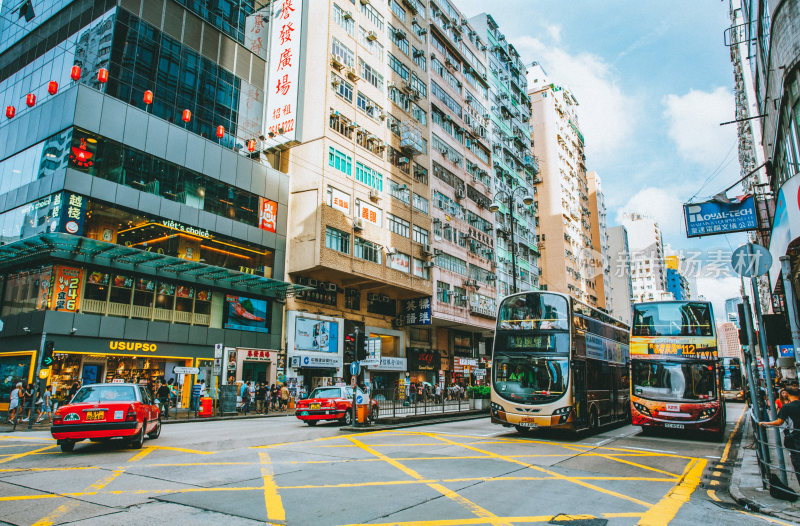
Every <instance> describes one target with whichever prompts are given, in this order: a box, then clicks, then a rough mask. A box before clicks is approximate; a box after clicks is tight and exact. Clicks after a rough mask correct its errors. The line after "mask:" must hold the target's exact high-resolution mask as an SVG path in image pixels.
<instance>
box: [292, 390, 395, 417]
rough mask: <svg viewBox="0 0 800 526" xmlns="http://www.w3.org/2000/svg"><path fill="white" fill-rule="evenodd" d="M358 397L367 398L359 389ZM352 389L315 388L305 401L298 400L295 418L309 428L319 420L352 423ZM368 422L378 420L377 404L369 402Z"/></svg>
mask: <svg viewBox="0 0 800 526" xmlns="http://www.w3.org/2000/svg"><path fill="white" fill-rule="evenodd" d="M357 394H358V395H360V396H363V397H364V398H365V399H367V398H369V397H368V396H367V395H366V394H364V392H363V391H361V389H359V390H358V393H357ZM352 406H353V388H352V387H348V386H338V385H337V386H332V387H317V388H316V389H314V390H313V391H312V392H311V395H310V396H309V397H308V398H306V399H305V400H299V401H298V402H297V406H296V407H295V413H294V414H295V416H296V417H297V418H299V419H300V420H301V421H303V422H305V423H306V424H308V425H310V426H315V425H317V422H319V421H320V420H339V421H341V422H342V423H343V424H345V425H348V426H349V425H351V424H352V423H353V412H352V411H351V409H350V408H351V407H352ZM369 406H370V407H369V413H368V415H367V417H368V418H369V421H370V422H374V421H375V420H377V419H378V411H379V409H378V402H376V401H375V400H370V401H369Z"/></svg>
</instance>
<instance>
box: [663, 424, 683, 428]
mask: <svg viewBox="0 0 800 526" xmlns="http://www.w3.org/2000/svg"><path fill="white" fill-rule="evenodd" d="M664 427H669V428H671V429H683V428H684V425H683V424H664Z"/></svg>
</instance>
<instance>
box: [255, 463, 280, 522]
mask: <svg viewBox="0 0 800 526" xmlns="http://www.w3.org/2000/svg"><path fill="white" fill-rule="evenodd" d="M258 458H259V459H260V460H261V476H262V477H264V505H265V506H266V508H267V519H269V520H274V521H285V520H286V511H285V510H284V509H283V501H282V500H281V496H280V494H279V493H278V485H277V484H275V476H274V472H273V469H272V461H271V460H270V458H269V454H268V453H259V454H258Z"/></svg>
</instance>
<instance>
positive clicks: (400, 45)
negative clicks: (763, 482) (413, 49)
mask: <svg viewBox="0 0 800 526" xmlns="http://www.w3.org/2000/svg"><path fill="white" fill-rule="evenodd" d="M389 40H391V41H392V43H393V44H394V45H395V46H397V49H399V50H400V51H402V52H403V53H405V54H406V55H408V49H409V44H408V37H407V36H406V34H405V31H403V30H401V29H397V28H396V27H394V26H393V25H392V24H389Z"/></svg>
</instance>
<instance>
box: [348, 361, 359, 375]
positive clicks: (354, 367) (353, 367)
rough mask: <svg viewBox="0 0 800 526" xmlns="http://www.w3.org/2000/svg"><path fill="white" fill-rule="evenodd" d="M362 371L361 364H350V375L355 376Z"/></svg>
mask: <svg viewBox="0 0 800 526" xmlns="http://www.w3.org/2000/svg"><path fill="white" fill-rule="evenodd" d="M360 371H361V364H359V363H358V362H353V363H351V364H350V374H352V375H353V376H355V375H357V374H358V373H359V372H360Z"/></svg>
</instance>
